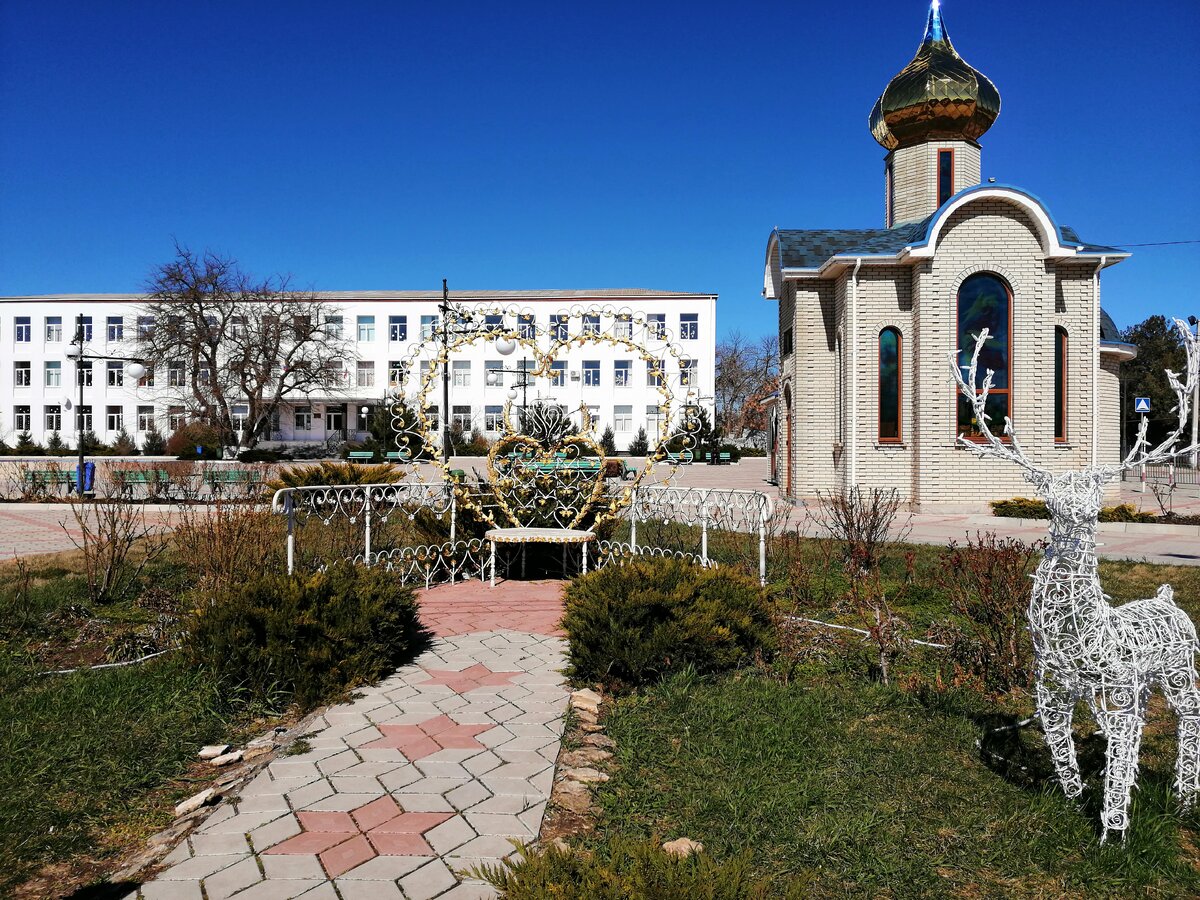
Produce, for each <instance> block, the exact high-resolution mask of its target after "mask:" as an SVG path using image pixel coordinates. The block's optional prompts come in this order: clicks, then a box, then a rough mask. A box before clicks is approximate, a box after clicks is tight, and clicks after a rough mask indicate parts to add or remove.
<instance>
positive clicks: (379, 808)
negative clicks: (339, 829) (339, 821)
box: [352, 797, 404, 831]
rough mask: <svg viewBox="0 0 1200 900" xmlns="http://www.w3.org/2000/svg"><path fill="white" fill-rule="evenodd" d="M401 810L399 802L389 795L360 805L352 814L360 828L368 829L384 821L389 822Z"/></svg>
mask: <svg viewBox="0 0 1200 900" xmlns="http://www.w3.org/2000/svg"><path fill="white" fill-rule="evenodd" d="M402 812H404V810H402V809H401V808H400V804H399V803H397V802H396V801H395V800H393V799H392V798H391V797H380V798H379V799H378V800H374V801H372V802H370V803H368V804H367V805H366V806H360V807H359V808H358V809H356V810H354V812H353V813H352V815H353V816H354V821H355V822H356V823H357V824H358V827H359V829H360V830H362V831H370V830H371V829H372V828H377V827H378V826H380V825H382V824H383V823H384V822H390V821H391V820H392V819H394V818H396V817H397V816H398V815H400V813H402Z"/></svg>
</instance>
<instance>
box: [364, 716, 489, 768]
mask: <svg viewBox="0 0 1200 900" xmlns="http://www.w3.org/2000/svg"><path fill="white" fill-rule="evenodd" d="M494 727H495V726H494V725H456V724H455V723H454V721H453V720H452V719H450V718H449V717H448V716H445V715H441V716H435V717H434V718H432V719H429V720H427V721H425V722H422V723H420V724H419V725H380V726H379V730H380V732H381V733H382V734H383V737H381V738H378V739H377V740H374V741H371V742H370V743H369V744H364V745H363V746H364V747H369V748H371V749H373V750H378V749H391V750H399V751H400V752H401V753H402V754H404V756H405V758H406V759H408V761H409V762H416V761H417V760H419V759H424V758H425V757H426V756H430V755H432V754H434V753H437V752H438V751H439V750H446V749H454V750H473V749H475V748H476V747H478V748H479V749H481V750H482V749H483V744H481V743H479V741H477V740H476V739H475V736H476V735H477V734H481V733H482V732H484V731H488V730H489V729H491V728H494Z"/></svg>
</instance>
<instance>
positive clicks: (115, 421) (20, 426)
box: [12, 403, 187, 432]
mask: <svg viewBox="0 0 1200 900" xmlns="http://www.w3.org/2000/svg"><path fill="white" fill-rule="evenodd" d="M68 419H69V417H68ZM186 420H187V416H186V415H185V413H184V409H183V407H182V406H177V407H176V406H173V407H170V409H169V410H168V415H167V423H168V427H169V428H170V429H171V430H172V431H174V430H175V429H176V428H179V427H180V426H182V425H183V424H184V422H185V421H186ZM12 423H13V430H14V431H18V432H19V431H32V430H33V408H32V407H30V406H14V407H13V417H12ZM136 423H137V430H138V431H140V432H144V431H152V430H153V429H154V428H155V427H156V425H157V418H156V415H155V412H154V407H153V406H139V407H138V408H137V415H136ZM69 424H70V423H69ZM104 426H105V428H107V429H108V430H109V431H120V430H121V429H122V428H124V427H125V407H123V406H106V407H105V408H104ZM42 427H43V428H44V429H45V430H46V431H62V428H63V408H62V406H61V405H59V404H57V403H56V404H52V405H48V406H43V407H42ZM70 427H71V428H72V429H78V430H82V431H91V430H93V416H92V407H91V406H90V405H86V404H85V405H82V406H78V407H76V409H75V422H74V423H73V424H71V425H70Z"/></svg>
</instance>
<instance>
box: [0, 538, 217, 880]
mask: <svg viewBox="0 0 1200 900" xmlns="http://www.w3.org/2000/svg"><path fill="white" fill-rule="evenodd" d="M29 565H30V572H29V578H28V580H26V579H24V578H22V577H21V576H20V574H19V572H18V570H17V569H16V567H15V566H14V565H12V564H5V565H4V566H2V567H0V722H3V723H4V727H3V728H0V895H2V896H9V895H10V893H11V892H12V891H13V890H14V889H15V888H16V887H17V886H18V885H20V884H22V883H23V882H25V881H26V880H27V879H29V878H30V877H32V876H33V875H35V874H36V873H37V872H38V871H39V870H40V869H42V867H43V866H45V865H47V864H50V863H56V862H63V861H70V862H71V864H72V865H73V866H77V867H79V868H80V869H81V870H82V871H83V872H87V871H94V866H95V864H96V862H97V861H100V860H103V859H104V858H105V857H106V856H108V855H110V854H112V853H115V852H118V851H120V850H122V849H125V848H126V847H128V846H130V845H137V844H138V843H140V842H141V841H142V840H143V839H144V837H145V836H146V835H147V834H149V833H151V832H153V831H154V830H156V829H158V828H161V827H164V826H165V825H167V824H169V823H170V821H171V818H172V807H173V805H174V803H175V802H177V801H178V799H179V797H180V796H182V795H186V794H187V793H188V792H189V790H191V787H190V785H189V784H188V782H187V780H186V777H185V776H186V772H187V769H188V766H189V765H190V764H192V763H193V762H194V761H195V753H196V748H197V747H198V746H202V745H203V744H205V743H210V742H212V741H214V740H217V739H221V738H227V737H229V736H230V734H231V733H232V731H233V728H234V723H233V721H232V709H233V707H231V705H230V704H229V703H228V702H226V701H224V700H223V699H222V698H221V697H220V696H219V692H218V690H217V687H216V686H215V685H214V684H213V683H212V681H211V680H210V679H208V678H206V677H204V676H203V674H201V673H198V672H196V671H194V670H189V669H188V668H187V667H186V666H185V665H184V664H183V662H182V660H181V659H179V658H178V657H176V656H173V655H170V654H168V655H166V656H163V657H161V658H158V659H154V660H151V661H149V662H146V663H143V664H141V665H137V666H132V667H126V668H118V669H105V670H99V671H93V672H79V673H76V674H73V675H44V674H42V673H43V672H44V671H46V670H47V669H52V668H55V669H57V668H72V667H75V666H80V665H91V664H96V663H102V662H105V661H106V660H105V655H104V651H105V648H106V646H109V645H111V643H112V642H113V641H114V640H115V639H117V638H118V637H119V636H120V635H122V634H126V633H129V631H130V630H131V629H133V628H136V627H138V626H143V625H147V624H150V623H153V622H155V621H156V620H157V617H158V614H159V610H156V609H153V608H147V607H146V606H145V605H143V604H139V603H137V602H134V601H133V600H132V599H129V600H123V601H120V602H117V603H113V604H108V605H104V606H99V607H94V608H93V607H92V606H90V605H89V603H88V601H87V592H86V589H85V587H84V584H83V581H82V579H81V578H80V577H79V576H78V575H77V574H75V572H77V571H78V569H79V558H78V554H74V553H63V554H54V555H51V556H47V557H34V558H31V559H30V560H29ZM178 577H179V573H178V572H177V571H174V570H172V569H170V568H167V567H162V568H159V569H156V570H155V571H154V572H152V573H149V579H150V580H151V581H152V583H154V584H156V585H158V586H160V587H162V586H168V587H170V586H173V582H174V581H176V580H177V579H178ZM195 790H199V788H198V787H197V788H195ZM101 865H102V863H101ZM85 877H86V876H85Z"/></svg>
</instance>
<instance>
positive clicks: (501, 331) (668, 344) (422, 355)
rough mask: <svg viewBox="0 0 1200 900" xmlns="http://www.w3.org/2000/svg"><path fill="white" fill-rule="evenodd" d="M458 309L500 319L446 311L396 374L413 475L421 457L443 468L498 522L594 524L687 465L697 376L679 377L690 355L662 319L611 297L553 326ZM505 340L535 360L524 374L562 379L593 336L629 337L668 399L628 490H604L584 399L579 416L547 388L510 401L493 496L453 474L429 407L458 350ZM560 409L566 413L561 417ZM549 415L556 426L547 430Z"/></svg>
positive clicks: (398, 415) (400, 435)
mask: <svg viewBox="0 0 1200 900" xmlns="http://www.w3.org/2000/svg"><path fill="white" fill-rule="evenodd" d="M458 315H459V316H462V317H464V318H466V317H470V318H471V319H472V320H482V321H490V322H493V323H495V324H491V325H489V326H487V327H485V328H468V329H463V330H452V329H451V325H450V323H448V322H442V323H440V329H439V330H437V331H435V332H432V333H430V334H428V335H427V336H426V337H425V339H424V340H422V341H421V342H419V343H417V344H415V345H414V346H413V348H412V350H411V351H410V353H409V356H408V358H407V359H405V360H404V361H403V362H402V363H401V364H400V365H398V366H396V367H395V368H394V369H393V372H392V373H391V374H392V379H393V386H392V404H391V412H392V426H393V429H394V431H395V434H396V437H395V443H396V449H397V451H398V453H399V456H400V459H399V463H400V464H401V465H402V466H406V467H407V468H408V469H409V475H408V476H407V477H408V479H411V480H413V481H423V479H424V472H423V471H422V463H423V462H424V463H426V464H432V465H433V466H435V467H436V468H437V469H438V470H440V476H441V480H440V483H443V484H446V485H450V486H451V489H452V490H453V491H454V492H455V493H456V495H457V498H458V502H459V503H460V504H461V505H462V506H463V507H465V508H467V509H470V510H472V511H473V512H474V513H475V515H477V516H478V517H479V518H480V520H482V521H483V522H486V523H487V524H489V525H491V526H492V527H499V528H504V527H523V526H534V527H558V528H578V527H587V528H596V527H599V526H601V525H603V524H604V523H605V522H609V521H612V520H613V519H615V518H617V517H618V515H619V514H620V512H621V510H622V509H624V508H625V507H627V506H628V505H629V503H630V502H631V501H632V498H633V494H634V491H635V490H636V489H637V488H638V487H639V486H640V485H641V484H643V483H650V481H651V478H652V477H653V478H655V479H657V480H658V482H659V483H669V481H670V480H671V478H672V477H673V475H674V473H675V470H676V469H677V467H678V466H679V465H680V464H685V463H689V462H691V461H692V459H693V456H694V451H695V449H696V444H697V441H696V435H697V434H698V432H699V430H700V427H701V425H700V423H701V419H700V406H699V395H698V392H697V390H696V386H695V385H694V384H687V383H680V384H679V385H677V386H674V385H672V383H671V372H672V371H674V372H678V373H680V374H679V378H680V379H681V380H682V379H683V378H684V375H683V374H682V373H683V371H684V370H683V369H682V368H681V366H680V361H681V360H682V359H684V358H685V357H684V354H683V351H682V349H681V348H680V346H679V345H678V344H676V343H674V342H673V341H672V340H671V338H670V334H669V332H668V331H667V329H666V327H665V325H664V324H663V323H661V322H658V321H651V320H650V319H648V318H647V316H646V314H644V313H641V312H636V311H633V310H629V309H626V308H617V307H614V306H611V305H602V306H587V307H584V306H573V307H571V308H570V309H568V310H562V311H560V312H558V313H555V314H553V315H552V316H551V317H550V320H549V327H547V325H545V324H542V323H540V322H537V321H536V320H535V318H534V316H533V315H532V313H530V312H529V311H528V310H525V309H522V308H520V307H516V306H509V307H505V306H493V307H486V308H481V307H477V306H473V307H472V308H471V310H470V312H469V313H467V312H465V311H463V312H460V313H458ZM497 340H505V341H512V342H514V343H515V344H516V346H517V347H518V348H520V349H521V350H522V351H524V353H525V355H526V358H527V359H529V360H530V361H531V365H530V367H529V368H528V369H527V370H525V371H526V373H527V375H526V377H527V378H532V379H538V378H545V379H553V377H554V374H555V372H556V371H561V370H556V368H555V365H554V364H555V363H556V362H558V361H559V360H560V358H562V357H564V356H565V355H566V353H567V352H569V351H570V350H573V349H581V348H583V347H586V346H588V345H591V344H596V345H601V346H610V347H621V348H624V349H625V350H627V351H629V352H630V353H631V354H633V355H636V356H637V357H638V358H639V359H640V360H642V361H643V362H645V364H646V366H647V371H648V377H649V378H650V379H651V382H652V386H653V387H655V389H656V390H657V391H658V394H659V398H660V400H661V402H660V403H659V424H658V429H657V431H656V433H655V434H654V435H651V436H650V438H651V440H650V447H649V452H648V454H647V459H646V463H645V465H644V466H643V467H642V468H641V469H640V470H638V471H637V472H636V473H635V474H634V477H633V479H632V480H630V481H628V482H626V483H624V485H623V486H622V489H621V490H619V491H616V492H611V491H607V490H606V489H605V471H606V465H605V463H606V461H607V460H606V456H605V454H604V451H603V449H602V448H601V447H600V444H599V443H598V442H597V441H596V440H595V436H594V434H593V433H592V429H593V425H594V423H593V422H592V421H591V415H590V413H589V412H588V410H587V408H586V407H584V406H581V407H580V408H579V411H578V415H579V421H578V422H575V421H574V420H572V419H571V418H570V416H569V415H568V414H567V413H566V408H565V407H563V406H562V404H558V403H556V402H554V401H553V398H541V399H540V400H539V401H538V402H536V403H534V404H530V405H529V406H528V407H526V408H524V409H522V410H520V411H519V412H517V413H515V414H514V406H513V403H512V402H509V403H508V404H506V406H505V410H504V414H503V419H504V425H505V427H504V433H503V434H502V435H501V437H500V439H499V440H498V441H497V442H496V444H494V445H493V447H492V449H491V452H490V454H489V456H488V462H487V468H488V473H487V477H488V482H489V484H490V486H491V488H492V491H493V493H494V497H493V498H492V499H494V501H495V502H491V503H483V502H480V495H479V492H478V491H477V490H473V489H472V488H470V487H468V486H467V485H464V484H461V483H459V482H458V481H457V480H456V479H455V478H454V477H453V473H452V471H451V467H450V464H449V462H448V461H445V460H443V459H442V454H441V444H442V441H443V440H444V436H443V434H442V433H440V432H441V431H442V430H443V429H441V428H439V427H438V426H437V424H435V421H434V419H433V417H432V416H431V415H430V411H431V410H433V409H436V407H437V406H438V404H437V403H436V402H435V401H434V396H435V389H436V388H437V387H438V385H439V384H440V383H441V378H442V367H443V366H445V365H446V364H448V362H449V360H450V358H451V357H452V356H453V355H454V354H455V353H456V352H457V351H459V350H462V349H465V348H467V347H469V346H471V345H473V344H475V343H477V342H481V341H497ZM543 343H544V344H545V345H546V346H545V347H543ZM448 414H449V410H444V411H443V415H448ZM553 417H558V418H557V421H556V422H552V421H551V419H552V418H553ZM551 425H554V426H555V427H554V428H553V429H552V430H550V431H548V430H547V429H548V428H549V427H550V426H551ZM526 426H528V427H526Z"/></svg>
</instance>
